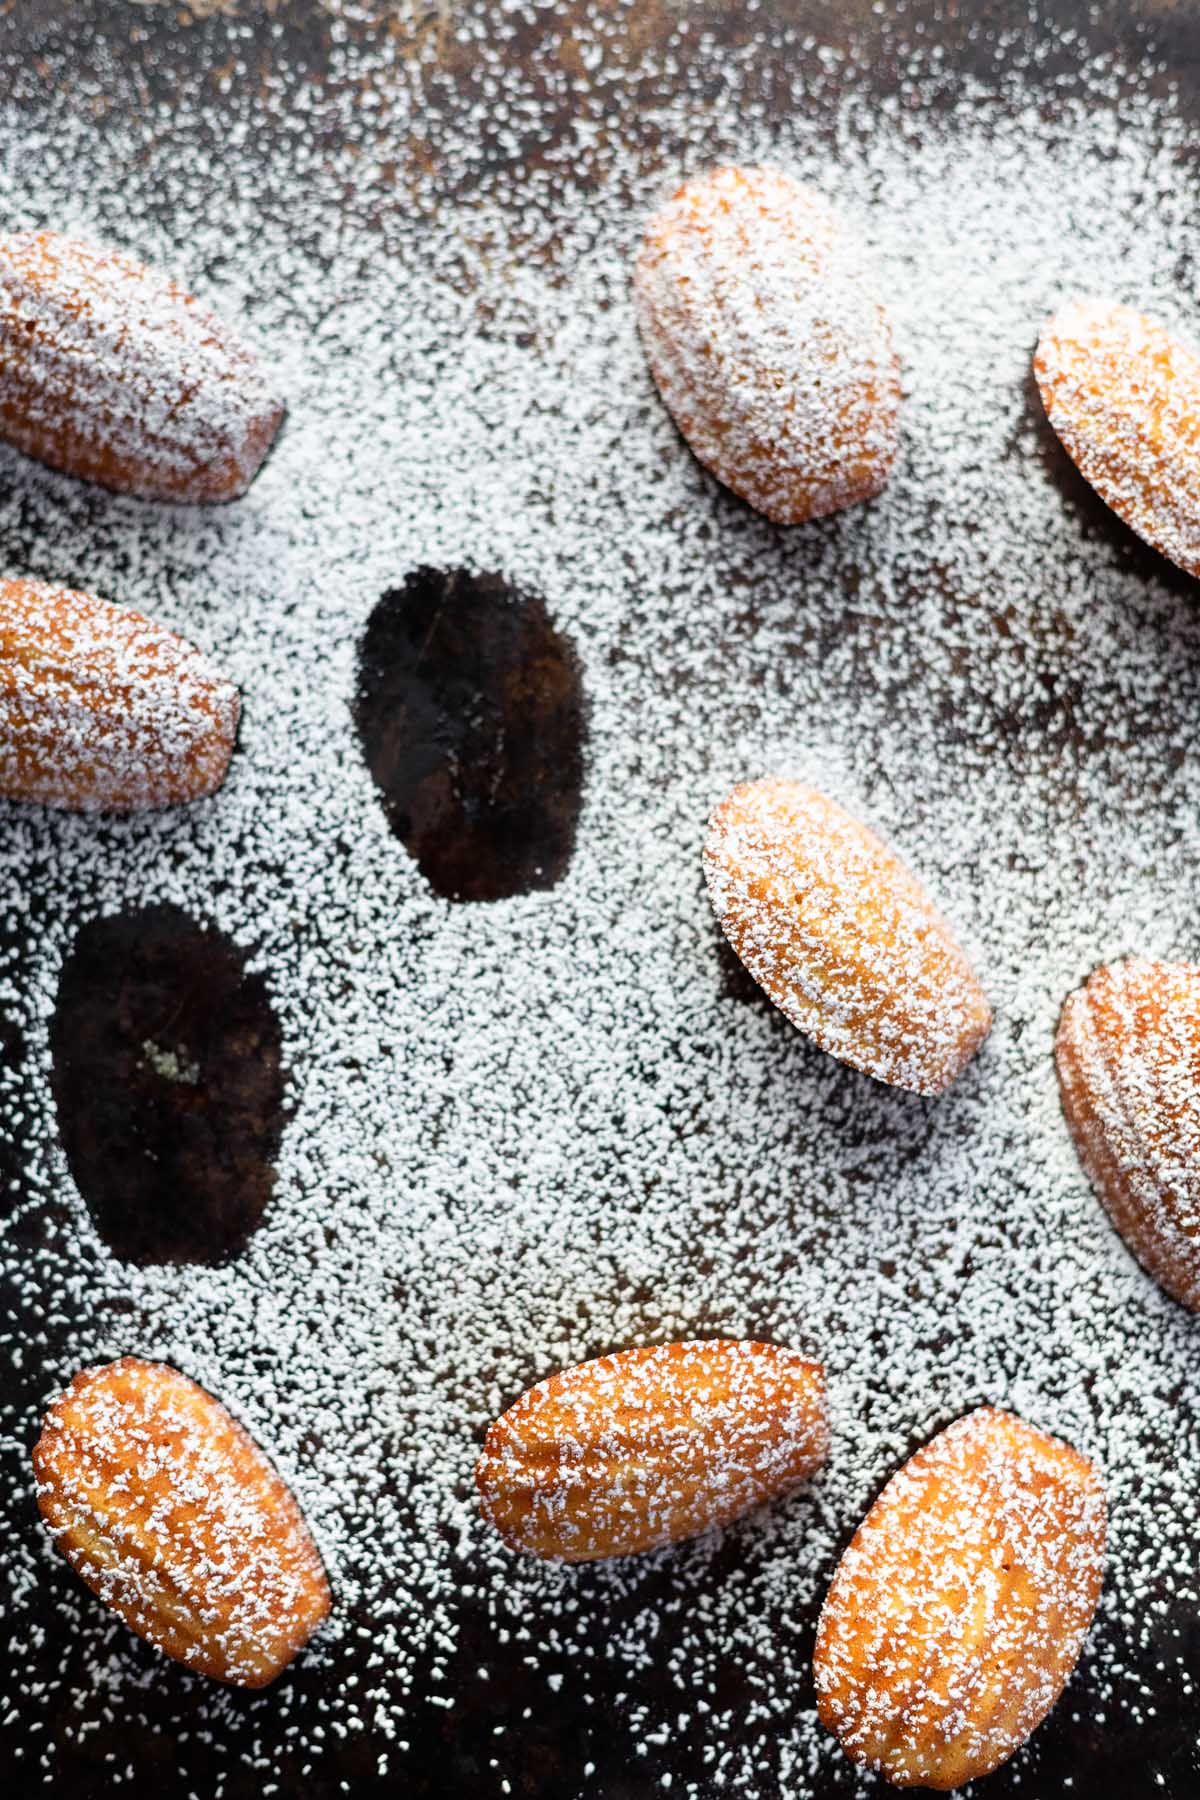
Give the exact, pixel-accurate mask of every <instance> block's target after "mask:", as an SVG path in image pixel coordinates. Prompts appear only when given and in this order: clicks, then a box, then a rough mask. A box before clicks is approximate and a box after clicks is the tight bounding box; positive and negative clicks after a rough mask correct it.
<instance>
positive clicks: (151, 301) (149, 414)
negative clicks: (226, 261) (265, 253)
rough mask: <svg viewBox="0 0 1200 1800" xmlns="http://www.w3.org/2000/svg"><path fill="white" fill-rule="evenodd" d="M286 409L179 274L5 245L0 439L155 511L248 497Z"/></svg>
mask: <svg viewBox="0 0 1200 1800" xmlns="http://www.w3.org/2000/svg"><path fill="white" fill-rule="evenodd" d="M282 418H283V404H282V402H281V401H280V399H279V398H278V396H277V395H276V394H275V392H274V391H273V388H272V386H271V384H270V382H269V380H268V378H267V376H266V374H265V373H264V371H263V369H262V368H261V367H260V365H259V364H258V362H257V361H256V360H255V358H254V357H253V356H251V354H250V353H249V351H247V350H246V349H245V348H243V346H242V345H241V343H240V342H239V341H238V339H237V337H236V336H235V335H234V333H233V332H232V331H231V330H230V329H229V327H228V326H227V325H226V324H225V323H224V321H223V320H221V319H218V318H217V317H216V315H215V314H214V313H212V312H210V311H209V309H208V308H207V307H206V306H204V305H202V304H201V302H200V301H198V300H196V299H194V298H193V297H192V295H191V294H188V293H186V292H185V291H184V290H183V288H181V287H180V286H179V285H178V284H177V283H176V282H175V281H173V280H172V279H171V277H170V276H168V275H163V274H161V273H160V272H159V271H158V270H156V269H149V268H146V267H145V265H144V264H142V263H140V262H136V261H135V260H134V259H133V258H132V257H130V256H124V255H121V254H120V253H119V252H118V251H115V250H108V249H102V248H100V247H98V246H97V245H94V244H90V243H85V242H83V241H82V240H80V239H78V238H72V237H66V236H64V235H62V234H60V233H58V232H51V231H38V232H33V231H20V232H16V233H14V234H13V235H12V236H10V237H4V238H0V438H5V439H7V441H8V442H9V443H10V444H15V445H16V446H17V448H18V449H20V450H24V451H25V452H26V454H27V455H29V456H35V457H37V458H38V460H39V461H40V462H45V463H49V464H50V466H51V467H52V468H55V469H61V470H62V471H63V472H64V473H65V474H68V475H78V476H81V477H82V478H83V479H84V480H86V481H95V482H99V483H100V485H101V486H102V487H108V488H115V489H116V490H117V491H118V492H120V493H124V494H136V495H138V496H139V497H140V498H141V499H143V500H177V501H194V502H195V501H219V500H233V499H236V497H237V496H238V495H239V494H241V493H244V492H245V490H246V488H247V487H248V486H249V485H250V482H251V481H252V480H253V479H254V476H255V474H256V472H257V470H258V467H259V464H260V463H261V462H262V460H263V457H264V456H265V455H266V453H267V451H268V449H269V448H270V446H271V442H272V440H273V439H274V437H275V433H276V432H277V431H278V429H279V426H280V422H281V421H282Z"/></svg>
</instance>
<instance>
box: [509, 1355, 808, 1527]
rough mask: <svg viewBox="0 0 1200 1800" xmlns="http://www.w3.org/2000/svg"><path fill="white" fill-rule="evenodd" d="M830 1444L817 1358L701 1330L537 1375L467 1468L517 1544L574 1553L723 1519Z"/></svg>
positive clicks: (772, 1489)
mask: <svg viewBox="0 0 1200 1800" xmlns="http://www.w3.org/2000/svg"><path fill="white" fill-rule="evenodd" d="M828 1448H829V1427H828V1424H827V1422H826V1418H825V1379H824V1371H823V1370H822V1368H821V1365H820V1363H814V1362H810V1361H809V1360H808V1359H807V1358H806V1357H803V1356H801V1355H799V1354H798V1353H797V1352H796V1351H794V1350H787V1349H781V1348H778V1347H777V1346H775V1345H773V1344H758V1343H753V1342H749V1341H745V1340H734V1339H711V1340H707V1341H701V1342H697V1343H676V1344H657V1345H652V1346H649V1347H647V1348H645V1349H636V1350H626V1351H623V1352H621V1353H620V1354H618V1355H615V1356H601V1357H595V1358H593V1359H592V1361H590V1362H586V1363H580V1364H577V1365H576V1367H575V1368H573V1369H564V1370H562V1371H561V1372H560V1373H559V1374H557V1375H552V1376H550V1377H549V1379H548V1380H546V1381H542V1382H539V1383H538V1384H537V1386H536V1387H533V1388H530V1389H529V1390H528V1392H527V1393H525V1394H522V1396H521V1398H520V1399H519V1400H518V1401H517V1402H516V1404H515V1405H514V1406H511V1407H509V1409H508V1411H507V1412H506V1413H505V1414H504V1415H503V1417H502V1418H500V1419H498V1420H497V1421H496V1423H495V1424H494V1425H493V1426H492V1427H491V1429H490V1430H489V1432H488V1434H487V1441H486V1443H485V1445H484V1449H483V1453H482V1455H481V1456H480V1459H479V1462H478V1465H477V1467H476V1471H475V1479H476V1482H477V1484H478V1487H479V1491H480V1497H481V1501H482V1507H483V1516H484V1517H485V1518H486V1519H487V1520H488V1522H489V1523H490V1524H492V1525H494V1526H495V1527H496V1529H497V1530H498V1531H499V1532H500V1534H501V1536H502V1537H503V1538H504V1539H505V1541H506V1543H508V1544H509V1545H510V1546H511V1547H512V1548H513V1549H519V1550H526V1551H531V1552H532V1553H533V1554H534V1555H538V1556H556V1557H561V1558H563V1559H564V1560H566V1561H570V1562H582V1561H588V1560H591V1559H593V1558H596V1557H606V1556H624V1555H629V1554H630V1553H632V1552H635V1551H641V1550H650V1549H653V1548H655V1547H657V1546H659V1545H662V1544H671V1543H675V1542H677V1541H678V1540H679V1539H680V1538H685V1537H692V1536H695V1535H696V1534H697V1533H699V1532H701V1531H709V1530H713V1529H715V1528H716V1527H717V1526H720V1525H728V1524H729V1523H730V1521H731V1520H733V1519H736V1518H738V1517H740V1515H741V1514H742V1513H745V1512H748V1511H749V1510H750V1509H751V1508H752V1507H755V1506H758V1505H761V1504H762V1502H763V1501H765V1500H768V1499H770V1498H771V1497H772V1496H774V1495H776V1494H780V1493H783V1492H784V1491H785V1490H786V1489H787V1488H789V1487H792V1486H794V1485H795V1484H796V1483H797V1482H798V1481H802V1480H804V1479H805V1477H806V1476H809V1475H811V1474H812V1473H813V1471H814V1470H815V1469H816V1468H817V1467H818V1466H819V1465H820V1463H821V1462H822V1461H823V1460H824V1458H825V1456H826V1454H827V1452H828Z"/></svg>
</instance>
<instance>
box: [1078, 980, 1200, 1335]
mask: <svg viewBox="0 0 1200 1800" xmlns="http://www.w3.org/2000/svg"><path fill="white" fill-rule="evenodd" d="M1054 1054H1055V1058H1056V1060H1057V1063H1058V1078H1059V1082H1060V1084H1061V1088H1062V1101H1063V1111H1064V1112H1065V1113H1066V1115H1067V1123H1068V1125H1069V1126H1070V1128H1071V1135H1072V1137H1073V1138H1074V1139H1075V1147H1076V1149H1077V1150H1078V1152H1079V1160H1080V1161H1081V1162H1082V1164H1083V1166H1084V1169H1085V1170H1086V1171H1087V1174H1088V1176H1089V1178H1090V1180H1091V1183H1092V1186H1093V1187H1094V1188H1095V1190H1096V1193H1097V1194H1098V1195H1099V1197H1100V1199H1101V1201H1102V1202H1103V1204H1104V1207H1105V1209H1106V1210H1107V1212H1108V1215H1109V1217H1110V1218H1111V1220H1112V1222H1113V1224H1114V1225H1115V1226H1116V1228H1117V1230H1118V1231H1119V1232H1120V1234H1121V1236H1122V1237H1123V1238H1124V1239H1125V1242H1126V1243H1127V1244H1128V1246H1129V1248H1130V1249H1131V1250H1132V1251H1133V1253H1134V1255H1135V1256H1136V1257H1137V1259H1138V1261H1139V1262H1140V1263H1141V1264H1142V1266H1143V1267H1144V1268H1146V1269H1148V1270H1149V1271H1150V1273H1151V1275H1153V1276H1154V1277H1155V1279H1156V1280H1157V1281H1159V1282H1161V1283H1162V1285H1163V1287H1164V1288H1166V1290H1167V1292H1168V1293H1169V1294H1173V1295H1174V1297H1175V1299H1176V1300H1179V1301H1182V1303H1183V1305H1184V1306H1187V1307H1190V1308H1191V1309H1192V1311H1193V1312H1196V1311H1200V968H1196V967H1194V966H1193V965H1192V964H1191V963H1162V962H1147V961H1146V960H1145V959H1144V958H1142V957H1134V958H1132V959H1131V960H1130V961H1129V962H1123V963H1114V964H1112V965H1111V966H1109V967H1107V968H1102V969H1097V970H1096V972H1095V974H1094V975H1093V976H1092V977H1091V979H1090V980H1089V981H1088V983H1087V985H1086V986H1085V987H1082V988H1079V989H1078V990H1077V991H1076V992H1075V993H1073V994H1072V995H1071V996H1070V998H1069V999H1068V1001H1067V1003H1066V1005H1065V1006H1064V1007H1063V1010H1062V1017H1061V1019H1060V1020H1059V1026H1058V1038H1057V1041H1056V1043H1055V1047H1054Z"/></svg>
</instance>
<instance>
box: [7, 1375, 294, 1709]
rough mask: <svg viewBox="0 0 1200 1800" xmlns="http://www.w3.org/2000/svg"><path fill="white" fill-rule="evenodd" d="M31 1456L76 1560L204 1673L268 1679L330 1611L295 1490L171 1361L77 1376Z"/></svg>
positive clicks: (95, 1585)
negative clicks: (292, 1491)
mask: <svg viewBox="0 0 1200 1800" xmlns="http://www.w3.org/2000/svg"><path fill="white" fill-rule="evenodd" d="M33 1465H34V1473H35V1476H36V1480H37V1497H38V1506H39V1508H40V1509H41V1513H42V1516H43V1518H44V1519H45V1520H46V1523H47V1525H48V1526H49V1528H50V1531H51V1533H52V1534H53V1536H54V1538H55V1540H56V1541H57V1543H58V1546H59V1549H60V1550H61V1551H62V1552H63V1554H64V1556H65V1557H66V1558H67V1561H68V1562H69V1563H70V1564H71V1566H72V1567H73V1568H74V1569H75V1570H76V1571H77V1572H78V1573H79V1574H80V1575H81V1576H82V1577H83V1579H84V1580H85V1581H86V1582H87V1584H88V1586H89V1587H90V1588H91V1589H92V1590H93V1592H94V1593H96V1594H98V1595H99V1597H100V1599H102V1600H103V1601H105V1603H106V1604H107V1605H109V1606H111V1607H112V1608H113V1610H114V1611H115V1612H116V1613H118V1614H119V1615H120V1617H121V1618H122V1619H124V1621H125V1623H126V1624H127V1625H128V1626H129V1627H130V1628H131V1630H133V1631H136V1632H137V1633H138V1635H139V1636H140V1637H144V1638H146V1639H148V1640H149V1642H150V1643H152V1644H154V1645H155V1646H156V1647H157V1648H158V1649H160V1650H162V1651H164V1652H165V1654H166V1655H168V1656H171V1657H173V1658H175V1660H176V1661H179V1662H183V1663H185V1664H187V1666H188V1667H189V1668H193V1669H196V1670H198V1671H199V1672H200V1673H201V1674H204V1675H210V1676H213V1677H214V1678H215V1679H217V1680H219V1681H225V1682H230V1683H232V1684H234V1685H235V1686H240V1687H264V1686H266V1684H267V1683H268V1682H270V1681H273V1680H274V1679H275V1677H276V1676H277V1675H278V1674H279V1673H280V1671H281V1670H282V1669H283V1668H285V1667H286V1666H287V1664H288V1663H289V1662H290V1661H291V1660H292V1658H293V1657H294V1656H295V1654H296V1652H297V1651H298V1650H299V1649H300V1648H301V1646H302V1645H303V1644H305V1643H306V1642H307V1641H308V1639H309V1637H310V1636H311V1635H312V1633H313V1631H314V1630H315V1629H316V1627H317V1626H318V1625H319V1624H320V1622H321V1620H322V1619H323V1618H324V1617H325V1615H326V1613H327V1612H328V1611H329V1587H328V1583H327V1582H326V1579H325V1571H324V1569H323V1567H322V1565H321V1558H320V1556H319V1555H318V1553H317V1549H316V1546H315V1544H314V1543H313V1541H312V1538H311V1537H310V1536H309V1533H308V1528H307V1526H306V1525H305V1523H304V1519H303V1517H302V1515H301V1512H300V1509H299V1507H298V1506H297V1505H296V1502H295V1500H294V1499H293V1498H292V1495H291V1493H290V1492H289V1491H288V1489H287V1487H286V1486H285V1484H284V1483H283V1481H281V1479H280V1478H279V1476H278V1475H277V1474H276V1472H275V1470H274V1469H273V1468H272V1467H271V1464H270V1463H269V1462H268V1461H267V1458H266V1457H265V1456H264V1455H263V1453H262V1451H261V1450H260V1449H259V1448H258V1445H257V1444H255V1443H254V1441H253V1439H252V1438H251V1437H250V1436H249V1435H248V1434H247V1433H246V1432H245V1431H244V1430H243V1429H242V1427H241V1426H240V1425H239V1424H238V1423H237V1422H236V1420H234V1419H233V1418H231V1417H230V1415H229V1413H228V1412H227V1411H226V1410H225V1408H224V1407H223V1406H222V1405H221V1404H220V1403H219V1402H218V1401H216V1400H214V1399H213V1397H212V1396H211V1394H206V1393H205V1392H204V1390H203V1389H202V1388H200V1387H197V1385H196V1383H195V1382H194V1381H190V1380H189V1379H188V1378H187V1376H185V1375H181V1374H179V1373H178V1371H177V1370H175V1369H170V1368H166V1367H164V1366H163V1365H162V1364H161V1363H149V1362H143V1361H141V1360H139V1359H138V1358H136V1357H128V1356H127V1357H123V1358H122V1359H121V1360H120V1361H119V1362H115V1363H110V1364H108V1366H107V1367H105V1368H99V1369H86V1370H84V1371H83V1372H82V1373H81V1374H79V1375H76V1377H75V1379H74V1380H73V1381H72V1383H71V1385H70V1387H69V1388H68V1389H67V1391H66V1393H65V1394H63V1395H62V1396H61V1397H60V1398H59V1399H58V1400H56V1401H55V1403H54V1404H53V1406H51V1408H50V1410H49V1411H48V1412H47V1414H46V1417H45V1420H44V1421H43V1425H42V1434H41V1437H40V1438H39V1439H38V1443H37V1446H36V1448H35V1450H34V1454H33Z"/></svg>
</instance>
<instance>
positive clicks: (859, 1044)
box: [704, 779, 992, 1094]
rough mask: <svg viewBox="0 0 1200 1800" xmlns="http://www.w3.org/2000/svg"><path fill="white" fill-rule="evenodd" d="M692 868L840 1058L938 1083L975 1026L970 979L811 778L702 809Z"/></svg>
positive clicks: (863, 830)
mask: <svg viewBox="0 0 1200 1800" xmlns="http://www.w3.org/2000/svg"><path fill="white" fill-rule="evenodd" d="M704 875H705V879H706V881H707V883H708V892H709V897H710V899H711V900H712V904H713V910H714V911H715V912H716V915H717V918H718V920H719V921H720V925H721V929H722V930H723V931H724V933H725V935H726V937H727V938H728V939H729V942H730V943H731V944H732V946H733V948H734V949H735V950H736V952H737V954H738V956H739V957H740V958H741V960H742V962H743V963H745V965H746V967H747V969H748V970H749V971H750V973H751V975H753V977H754V979H755V980H756V981H757V982H759V983H760V984H761V985H762V987H763V988H765V989H766V992H767V993H768V994H769V995H770V997H771V999H772V1000H773V1001H774V1002H775V1004H776V1006H778V1007H779V1008H780V1009H781V1011H783V1012H785V1013H786V1014H787V1016H788V1018H789V1019H790V1020H791V1021H792V1023H793V1025H796V1026H798V1027H799V1029H800V1030H801V1031H803V1032H805V1033H806V1034H807V1035H808V1036H809V1037H811V1038H812V1039H813V1041H814V1042H815V1043H817V1044H819V1045H820V1046H821V1048H822V1050H828V1051H829V1052H830V1054H831V1055H833V1056H837V1057H840V1058H841V1060H842V1061H843V1062H846V1063H849V1064H850V1065H851V1067H852V1068H855V1069H861V1070H863V1072H864V1073H865V1074H867V1075H873V1076H875V1078H876V1080H878V1081H887V1082H890V1083H891V1084H892V1085H893V1086H895V1087H902V1088H909V1089H911V1090H912V1091H913V1092H915V1093H918V1094H939V1093H941V1092H942V1090H943V1089H944V1088H947V1087H949V1085H950V1083H951V1082H952V1081H953V1080H954V1079H955V1077H956V1076H957V1075H959V1074H960V1073H961V1071H962V1070H963V1069H964V1068H965V1066H966V1064H967V1063H968V1062H969V1061H970V1060H971V1057H972V1056H973V1055H974V1054H975V1051H976V1050H977V1049H978V1048H979V1045H980V1044H981V1042H982V1041H983V1039H984V1038H985V1037H986V1036H987V1033H988V1031H989V1030H990V1028H991V1023H992V1014H991V1009H990V1007H989V1006H988V1003H987V1001H986V999H985V998H984V995H983V990H982V988H981V987H980V985H979V982H978V981H977V979H976V977H975V974H974V972H973V970H972V968H971V965H970V964H969V963H968V961H967V959H966V957H965V956H964V955H963V952H962V951H961V950H960V949H959V947H958V945H957V944H956V943H955V941H954V939H953V937H952V936H951V934H950V928H949V926H948V925H947V924H946V921H945V920H944V919H943V918H942V915H941V914H940V913H939V912H938V910H937V908H936V907H935V906H934V904H933V901H932V900H931V899H930V898H929V896H928V894H927V893H926V892H925V889H924V888H923V887H922V886H921V884H920V882H919V881H918V880H917V879H916V877H915V876H914V875H913V874H912V873H911V872H910V871H909V870H908V869H907V868H905V866H904V864H903V863H902V862H901V861H900V860H899V858H898V857H897V856H895V855H894V854H893V853H892V851H891V850H889V849H888V848H887V846H886V845H885V844H883V843H881V842H880V840H879V839H878V838H877V837H876V836H875V834H874V832H872V831H869V830H868V829H867V827H866V826H865V825H860V824H859V822H858V820H857V819H854V818H851V816H850V814H849V813H848V812H846V811H844V809H843V808H842V807H840V806H838V805H837V803H836V802H835V801H833V800H829V799H827V798H826V797H825V795H824V794H820V793H818V792H817V791H816V789H815V788H810V787H805V786H803V785H802V784H801V783H800V782H797V781H785V780H781V779H771V780H765V781H748V782H744V783H743V784H742V785H741V786H740V787H736V788H734V790H733V792H732V793H731V794H729V795H728V797H727V798H726V799H725V800H723V801H722V802H721V804H720V806H718V807H717V809H716V811H715V813H714V814H713V817H712V822H711V824H710V826H709V831H708V839H707V842H706V843H705V846H704Z"/></svg>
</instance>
